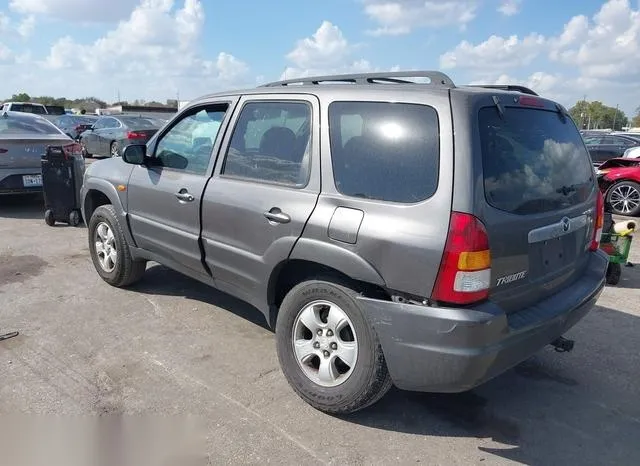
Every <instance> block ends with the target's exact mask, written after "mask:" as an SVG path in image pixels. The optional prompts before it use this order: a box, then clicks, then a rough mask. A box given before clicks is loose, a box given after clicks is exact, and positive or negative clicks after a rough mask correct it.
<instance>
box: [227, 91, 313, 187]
mask: <svg viewBox="0 0 640 466" xmlns="http://www.w3.org/2000/svg"><path fill="white" fill-rule="evenodd" d="M310 135H311V106H310V105H309V104H308V103H306V102H293V101H287V102H250V103H247V104H246V105H245V106H244V107H243V109H242V111H241V112H240V116H239V117H238V121H237V123H236V126H235V129H234V131H233V135H232V137H231V143H230V144H229V149H228V150H227V155H226V158H225V163H224V167H223V168H222V174H223V175H226V176H232V177H239V178H245V179H251V180H258V181H266V182H271V183H280V184H285V185H292V186H296V187H302V186H305V185H306V183H307V181H308V177H309V167H310V139H311V136H310Z"/></svg>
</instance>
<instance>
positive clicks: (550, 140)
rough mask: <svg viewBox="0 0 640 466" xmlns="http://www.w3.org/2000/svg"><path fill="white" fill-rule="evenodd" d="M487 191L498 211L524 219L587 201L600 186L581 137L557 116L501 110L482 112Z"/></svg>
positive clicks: (543, 111)
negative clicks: (596, 182) (524, 216)
mask: <svg viewBox="0 0 640 466" xmlns="http://www.w3.org/2000/svg"><path fill="white" fill-rule="evenodd" d="M478 122H479V129H480V140H481V143H482V165H483V172H484V191H485V197H486V199H487V202H488V203H489V204H490V205H492V206H493V207H495V208H497V209H500V210H503V211H506V212H510V213H514V214H520V215H527V214H538V213H544V212H549V211H553V210H558V209H562V208H566V207H571V206H574V205H577V204H580V203H582V202H585V201H586V200H587V199H588V198H589V196H590V195H591V192H592V190H593V189H595V185H594V183H593V168H592V165H591V159H590V158H589V154H588V152H587V151H586V150H585V147H584V144H583V142H582V138H581V136H580V133H578V130H577V129H576V127H575V126H574V125H573V123H572V122H571V121H570V119H568V118H565V119H562V118H561V116H560V115H558V113H557V112H554V111H548V110H538V109H529V108H511V107H510V108H508V109H507V110H506V111H505V113H504V116H501V115H500V113H499V112H498V110H497V108H496V107H485V108H482V109H480V111H479V114H478Z"/></svg>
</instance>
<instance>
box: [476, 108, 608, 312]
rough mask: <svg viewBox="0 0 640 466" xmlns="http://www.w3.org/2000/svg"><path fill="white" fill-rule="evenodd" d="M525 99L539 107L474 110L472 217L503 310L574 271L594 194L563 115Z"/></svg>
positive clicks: (579, 143)
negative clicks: (477, 162) (475, 209)
mask: <svg viewBox="0 0 640 466" xmlns="http://www.w3.org/2000/svg"><path fill="white" fill-rule="evenodd" d="M521 100H522V101H525V99H524V98H522V99H521ZM529 100H533V102H534V103H533V105H536V106H538V105H540V106H542V105H545V106H544V107H540V108H539V107H527V106H524V105H522V106H511V107H506V106H505V107H501V108H498V107H497V106H496V105H490V106H485V107H483V108H481V109H480V110H479V112H478V123H479V126H478V129H479V139H480V143H481V153H482V173H483V176H482V179H483V185H484V196H483V197H484V199H483V200H482V201H481V204H482V207H481V209H480V211H481V215H480V217H481V219H482V221H483V222H484V223H485V226H486V228H487V231H488V234H489V243H490V248H491V256H492V265H491V267H492V290H491V298H492V299H493V300H494V301H497V302H499V303H500V304H501V305H502V306H503V307H504V308H505V310H506V311H507V312H511V311H516V310H519V309H522V308H524V307H527V306H530V305H532V304H534V303H535V302H537V301H539V300H541V299H543V298H544V297H546V296H549V295H551V294H553V293H556V292H558V291H559V290H561V289H562V288H563V287H565V286H566V285H567V283H569V282H571V281H572V280H575V279H576V278H578V277H579V276H580V274H581V273H582V271H583V269H584V267H585V265H586V262H587V260H588V256H589V251H588V248H589V245H590V241H591V237H592V232H593V229H592V228H593V226H592V225H593V218H594V214H595V205H596V196H597V187H596V184H595V173H594V170H593V167H592V165H591V163H590V159H589V156H588V153H587V151H586V150H585V146H584V143H583V140H582V138H581V137H580V134H579V133H578V130H577V128H576V127H575V125H574V124H573V122H572V120H571V118H569V117H568V116H566V117H563V116H562V115H561V114H560V113H559V112H558V111H557V110H556V108H555V106H554V105H553V104H550V103H546V104H543V103H540V102H536V101H535V99H532V98H527V102H528V101H529ZM511 102H513V100H512V101H511ZM501 110H502V113H501Z"/></svg>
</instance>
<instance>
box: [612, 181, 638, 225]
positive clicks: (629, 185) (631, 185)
mask: <svg viewBox="0 0 640 466" xmlns="http://www.w3.org/2000/svg"><path fill="white" fill-rule="evenodd" d="M625 188H626V189H629V190H635V192H636V193H638V196H640V184H638V183H636V182H634V181H620V182H618V183H616V184H614V185H613V186H611V187H610V188H609V190H608V191H607V198H606V203H607V205H608V206H609V207H610V208H611V212H612V213H614V214H616V215H626V216H629V217H637V216H640V204H638V206H637V207H636V208H634V209H631V210H630V211H629V212H623V211H622V210H620V209H618V208H616V206H614V205H613V204H612V203H611V197H612V195H613V193H614V192H615V191H616V190H617V189H625ZM634 198H635V197H634Z"/></svg>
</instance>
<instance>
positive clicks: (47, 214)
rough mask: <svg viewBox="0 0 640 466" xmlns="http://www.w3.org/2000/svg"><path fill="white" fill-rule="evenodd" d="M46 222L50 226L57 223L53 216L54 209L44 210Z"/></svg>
mask: <svg viewBox="0 0 640 466" xmlns="http://www.w3.org/2000/svg"><path fill="white" fill-rule="evenodd" d="M44 223H46V224H47V225H49V226H50V227H52V226H54V225H55V224H56V219H55V218H54V217H53V211H52V210H51V209H47V210H46V211H45V212H44Z"/></svg>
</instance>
